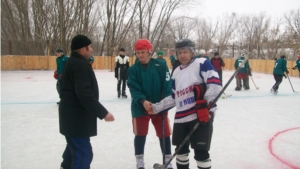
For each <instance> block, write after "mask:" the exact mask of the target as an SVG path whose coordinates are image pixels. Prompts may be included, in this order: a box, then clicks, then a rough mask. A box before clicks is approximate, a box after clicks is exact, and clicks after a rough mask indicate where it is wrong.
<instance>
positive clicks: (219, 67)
mask: <svg viewBox="0 0 300 169" xmlns="http://www.w3.org/2000/svg"><path fill="white" fill-rule="evenodd" d="M210 61H211V63H212V65H213V66H214V67H215V69H216V71H217V72H218V74H219V79H220V81H221V85H222V86H223V83H222V81H223V78H222V76H223V75H222V74H223V73H222V67H224V66H225V63H224V61H223V59H222V58H221V57H220V56H219V53H218V52H215V54H214V57H213V58H212V59H211V60H210Z"/></svg>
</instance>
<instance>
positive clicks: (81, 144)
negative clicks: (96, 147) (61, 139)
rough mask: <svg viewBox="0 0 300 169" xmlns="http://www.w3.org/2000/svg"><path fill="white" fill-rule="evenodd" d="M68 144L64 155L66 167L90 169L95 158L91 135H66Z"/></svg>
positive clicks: (63, 164)
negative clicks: (79, 136)
mask: <svg viewBox="0 0 300 169" xmlns="http://www.w3.org/2000/svg"><path fill="white" fill-rule="evenodd" d="M66 140H67V146H66V149H65V151H64V153H63V155H62V157H63V162H62V163H61V166H62V167H63V168H64V169H89V168H90V164H91V162H92V160H93V150H92V146H91V143H90V138H89V137H84V138H72V137H66Z"/></svg>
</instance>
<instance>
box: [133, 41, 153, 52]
mask: <svg viewBox="0 0 300 169" xmlns="http://www.w3.org/2000/svg"><path fill="white" fill-rule="evenodd" d="M145 49H146V50H148V52H149V53H151V50H152V44H151V42H150V41H149V40H148V39H139V40H137V41H136V43H135V45H134V50H135V51H136V50H145Z"/></svg>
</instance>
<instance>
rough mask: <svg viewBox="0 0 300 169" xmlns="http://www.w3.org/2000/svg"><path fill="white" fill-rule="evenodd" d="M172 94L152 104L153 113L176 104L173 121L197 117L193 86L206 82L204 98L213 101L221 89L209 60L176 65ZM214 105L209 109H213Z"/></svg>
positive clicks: (194, 60) (196, 60) (203, 59)
mask: <svg viewBox="0 0 300 169" xmlns="http://www.w3.org/2000/svg"><path fill="white" fill-rule="evenodd" d="M172 80H173V81H172V91H173V94H172V96H169V97H167V98H165V99H163V100H162V101H161V102H159V103H156V104H153V105H152V107H153V111H154V113H160V112H163V111H166V110H168V109H171V108H172V107H174V106H176V115H175V120H174V123H185V122H189V121H192V120H195V119H197V114H196V110H195V96H194V86H195V85H199V84H201V83H205V84H206V89H207V90H206V93H205V95H204V99H205V100H207V103H209V102H211V101H213V100H214V99H215V98H216V96H217V95H218V94H219V92H220V91H221V90H222V86H221V82H220V79H219V76H218V73H217V72H216V71H215V69H214V68H213V66H212V64H211V63H210V61H209V60H207V59H205V58H198V59H193V60H192V61H191V62H190V63H189V64H188V65H186V66H183V65H180V66H178V67H177V68H176V69H175V71H174V73H173V76H172ZM215 109H216V107H214V108H212V109H211V110H210V111H215Z"/></svg>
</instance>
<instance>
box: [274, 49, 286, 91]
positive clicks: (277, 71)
mask: <svg viewBox="0 0 300 169" xmlns="http://www.w3.org/2000/svg"><path fill="white" fill-rule="evenodd" d="M286 64H287V63H286V60H285V56H284V55H282V56H280V59H277V60H276V62H275V65H274V69H273V76H274V79H275V84H274V85H273V87H272V89H271V91H270V92H271V93H273V94H277V93H278V88H279V85H280V83H281V82H282V78H283V76H285V74H284V72H286V74H289V71H288V70H287V68H286Z"/></svg>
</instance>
